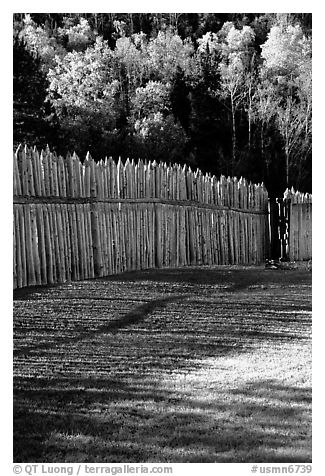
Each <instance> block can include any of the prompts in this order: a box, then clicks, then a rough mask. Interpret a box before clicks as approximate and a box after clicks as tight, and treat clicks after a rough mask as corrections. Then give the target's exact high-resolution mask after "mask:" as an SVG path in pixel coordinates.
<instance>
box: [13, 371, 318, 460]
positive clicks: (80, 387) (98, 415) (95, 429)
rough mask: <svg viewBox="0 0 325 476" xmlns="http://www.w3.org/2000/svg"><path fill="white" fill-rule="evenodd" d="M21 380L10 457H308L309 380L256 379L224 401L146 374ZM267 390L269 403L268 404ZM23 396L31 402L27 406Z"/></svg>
mask: <svg viewBox="0 0 325 476" xmlns="http://www.w3.org/2000/svg"><path fill="white" fill-rule="evenodd" d="M20 384H21V385H22V387H25V390H20V391H19V392H18V393H16V399H17V398H18V401H19V403H18V402H17V404H16V407H15V433H16V435H15V446H14V461H15V462H28V461H36V462H97V463H99V462H110V463H112V462H114V463H118V462H133V463H134V462H187V463H190V462H193V463H194V462H196V463H198V462H203V463H204V462H304V463H306V462H308V461H310V458H311V448H310V441H309V437H308V433H309V432H308V428H306V412H308V402H309V400H310V389H308V388H300V389H297V388H294V387H290V386H279V385H278V384H277V383H276V382H272V381H260V382H254V383H253V384H252V385H250V386H247V385H246V386H245V387H244V388H242V389H238V388H236V389H232V390H230V391H229V394H228V397H227V402H224V401H223V400H222V395H221V394H220V395H218V394H216V395H215V397H216V399H215V401H211V402H209V404H206V403H205V404H204V403H202V401H201V400H200V399H199V398H198V399H197V400H196V399H193V398H192V399H186V394H185V395H180V394H178V395H176V394H175V393H173V392H170V391H167V390H165V389H163V388H161V387H157V386H156V385H155V384H151V385H150V384H148V383H147V384H145V382H133V383H132V384H126V383H125V382H124V383H123V382H121V381H118V380H109V379H107V380H106V379H78V380H75V381H69V382H67V381H64V380H60V379H55V380H54V381H51V383H49V381H48V380H46V379H45V380H39V381H37V382H35V381H34V384H33V386H32V388H31V387H30V388H29V389H27V387H28V382H27V381H26V380H25V381H20ZM187 390H189V389H187ZM265 395H267V396H268V397H269V398H271V399H272V402H273V405H265V401H264V400H263V398H264V397H265ZM219 398H220V401H218V399H219ZM24 399H28V401H29V402H33V403H34V406H33V407H31V406H29V408H28V410H26V409H24V407H23V401H24ZM292 402H295V404H294V405H293V404H292ZM309 424H310V422H309ZM302 425H305V426H303V428H304V432H305V433H306V434H305V435H304V434H303V432H302V431H301V428H302ZM307 425H308V423H307ZM288 438H289V441H288Z"/></svg>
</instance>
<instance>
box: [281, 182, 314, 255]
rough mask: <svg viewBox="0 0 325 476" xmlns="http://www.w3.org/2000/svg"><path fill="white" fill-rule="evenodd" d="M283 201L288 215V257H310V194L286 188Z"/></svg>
mask: <svg viewBox="0 0 325 476" xmlns="http://www.w3.org/2000/svg"><path fill="white" fill-rule="evenodd" d="M284 202H285V206H286V207H287V216H288V240H287V241H288V259H289V260H290V261H302V260H309V259H311V257H312V195H310V194H308V193H306V194H303V193H300V192H295V191H294V190H293V189H292V190H286V192H285V194H284Z"/></svg>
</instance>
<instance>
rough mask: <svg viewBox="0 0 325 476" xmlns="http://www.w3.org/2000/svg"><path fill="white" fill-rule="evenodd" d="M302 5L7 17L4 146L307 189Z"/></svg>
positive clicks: (306, 21) (305, 17) (272, 188)
mask: <svg viewBox="0 0 325 476" xmlns="http://www.w3.org/2000/svg"><path fill="white" fill-rule="evenodd" d="M311 21H312V18H311V14H306V13H303V14H261V13H258V14H255V13H249V14H247V13H236V14H235V13H231V14H218V13H189V14H187V13H170V14H158V13H152V14H151V13H128V14H126V13H123V14H117V13H114V14H113V13H106V14H103V13H100V14H96V13H92V14H88V13H80V14H65V13H64V14H59V13H58V14H53V13H46V14H20V13H19V14H15V15H14V41H13V49H14V53H13V58H14V98H13V99H14V146H15V147H17V146H18V144H19V143H22V144H28V145H35V146H37V147H39V148H45V146H46V145H47V144H48V145H49V146H50V148H51V149H53V150H55V151H56V152H57V153H58V154H63V155H65V154H66V153H67V152H68V151H69V152H73V151H75V152H76V153H77V154H78V155H79V157H80V158H81V159H83V158H84V157H85V156H86V153H87V152H88V151H89V152H90V154H91V155H92V156H93V157H94V158H95V159H96V160H99V159H102V158H105V156H113V158H118V157H121V158H122V159H123V160H125V159H126V158H127V157H130V158H134V159H137V158H139V157H141V158H142V159H148V160H156V161H166V162H178V163H181V164H184V163H186V164H188V165H190V166H191V168H194V169H195V168H197V167H198V168H200V169H201V170H202V171H203V172H211V173H212V174H215V175H216V176H220V175H221V174H223V175H226V176H227V175H231V176H234V175H235V176H237V177H240V176H243V177H245V178H246V179H248V180H251V181H253V182H262V181H263V182H264V183H265V185H266V187H267V189H268V191H269V194H270V195H271V196H280V195H281V194H282V193H283V191H284V190H285V188H286V187H292V186H293V187H294V188H295V189H297V190H300V191H301V192H311V152H312V150H311V149H312V147H311V134H312V132H311V123H312V111H311V108H312V104H311V97H312V96H311V87H312V67H311V66H312V60H311V57H312V55H311V51H312V48H311V36H312V23H311Z"/></svg>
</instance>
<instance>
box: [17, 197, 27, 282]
mask: <svg viewBox="0 0 325 476" xmlns="http://www.w3.org/2000/svg"><path fill="white" fill-rule="evenodd" d="M17 210H18V218H19V229H20V241H21V243H20V244H21V247H20V249H21V281H22V285H21V287H25V286H27V285H28V278H27V253H26V226H25V222H26V220H25V212H24V205H17Z"/></svg>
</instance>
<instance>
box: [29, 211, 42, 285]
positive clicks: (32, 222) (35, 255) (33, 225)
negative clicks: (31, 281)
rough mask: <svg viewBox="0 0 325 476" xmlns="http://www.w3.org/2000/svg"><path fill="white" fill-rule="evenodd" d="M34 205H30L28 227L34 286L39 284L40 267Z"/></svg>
mask: <svg viewBox="0 0 325 476" xmlns="http://www.w3.org/2000/svg"><path fill="white" fill-rule="evenodd" d="M35 207H36V205H34V204H31V205H30V226H31V243H32V250H31V252H32V254H33V262H34V275H35V284H41V283H42V281H41V265H40V257H39V254H38V240H39V238H38V232H37V218H36V210H35Z"/></svg>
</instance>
